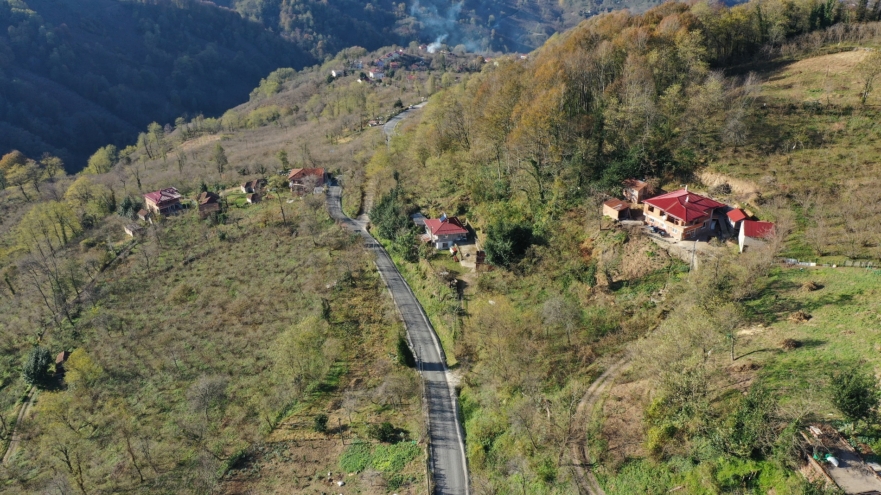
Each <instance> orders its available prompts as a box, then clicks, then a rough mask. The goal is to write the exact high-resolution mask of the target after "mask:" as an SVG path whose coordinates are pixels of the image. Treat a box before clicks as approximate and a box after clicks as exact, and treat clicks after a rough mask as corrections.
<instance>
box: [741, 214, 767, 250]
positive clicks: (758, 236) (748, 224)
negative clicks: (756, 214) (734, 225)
mask: <svg viewBox="0 0 881 495" xmlns="http://www.w3.org/2000/svg"><path fill="white" fill-rule="evenodd" d="M775 233H776V229H775V228H774V224H773V223H771V222H759V221H756V220H744V221H743V223H742V224H741V225H740V235H739V236H738V238H737V239H738V243H737V244H738V246H739V247H740V252H741V253H742V252H743V251H744V250H745V249H746V248H748V247H751V246H763V245H764V244H765V243H766V242H767V241H768V239H770V238H772V237H774V234H775Z"/></svg>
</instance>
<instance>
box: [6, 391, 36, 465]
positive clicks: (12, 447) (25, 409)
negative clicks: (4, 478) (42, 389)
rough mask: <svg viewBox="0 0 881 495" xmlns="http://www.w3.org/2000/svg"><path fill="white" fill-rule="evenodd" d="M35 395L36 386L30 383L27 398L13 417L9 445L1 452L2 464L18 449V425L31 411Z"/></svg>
mask: <svg viewBox="0 0 881 495" xmlns="http://www.w3.org/2000/svg"><path fill="white" fill-rule="evenodd" d="M36 396H37V387H34V386H33V385H31V388H30V390H28V394H27V398H26V399H25V401H24V403H23V404H22V405H21V408H20V409H19V410H18V416H16V417H15V424H13V425H12V440H10V441H9V447H7V448H6V453H5V454H3V464H6V463H8V462H9V459H12V456H13V455H15V451H16V450H18V444H20V443H21V435H19V433H18V425H19V424H21V422H22V421H24V418H25V416H27V414H28V413H29V412H30V411H31V406H33V404H34V398H35V397H36Z"/></svg>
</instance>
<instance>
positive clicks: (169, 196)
mask: <svg viewBox="0 0 881 495" xmlns="http://www.w3.org/2000/svg"><path fill="white" fill-rule="evenodd" d="M144 197H145V198H147V199H149V200H150V201H152V202H153V203H156V204H159V203H162V202H165V201H171V200H174V199H180V193H179V192H177V188H175V187H166V188H165V189H160V190H158V191H153V192H151V193H147V194H145V195H144Z"/></svg>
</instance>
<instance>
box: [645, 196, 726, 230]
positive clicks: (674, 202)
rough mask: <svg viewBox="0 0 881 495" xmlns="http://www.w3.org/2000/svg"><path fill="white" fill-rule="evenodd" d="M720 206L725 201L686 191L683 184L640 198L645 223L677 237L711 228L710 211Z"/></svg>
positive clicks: (723, 205)
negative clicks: (675, 188)
mask: <svg viewBox="0 0 881 495" xmlns="http://www.w3.org/2000/svg"><path fill="white" fill-rule="evenodd" d="M722 208H726V205H725V204H723V203H719V202H718V201H713V200H712V199H710V198H707V197H704V196H701V195H700V194H695V193H693V192H690V191H689V190H688V188H687V187H686V188H685V189H680V190H678V191H673V192H671V193H667V194H662V195H660V196H655V197H654V198H649V199H646V200H645V201H644V202H643V213H644V215H645V223H646V224H648V225H650V226H652V227H656V228H658V229H660V230H663V231H665V232H666V233H667V234H669V235H670V237H671V238H673V239H675V240H679V241H681V240H684V239H695V238H697V237H698V236H700V235H702V234H709V233H710V232H712V224H711V222H712V221H713V214H714V213H715V212H716V210H717V209H722Z"/></svg>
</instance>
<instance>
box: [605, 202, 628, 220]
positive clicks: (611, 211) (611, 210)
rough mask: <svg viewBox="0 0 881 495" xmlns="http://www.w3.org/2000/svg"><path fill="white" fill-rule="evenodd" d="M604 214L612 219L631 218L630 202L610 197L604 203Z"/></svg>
mask: <svg viewBox="0 0 881 495" xmlns="http://www.w3.org/2000/svg"><path fill="white" fill-rule="evenodd" d="M603 215H604V216H607V217H609V218H611V219H612V220H629V219H630V203H628V202H627V201H621V200H620V199H610V200H608V201H606V202H605V203H603Z"/></svg>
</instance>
